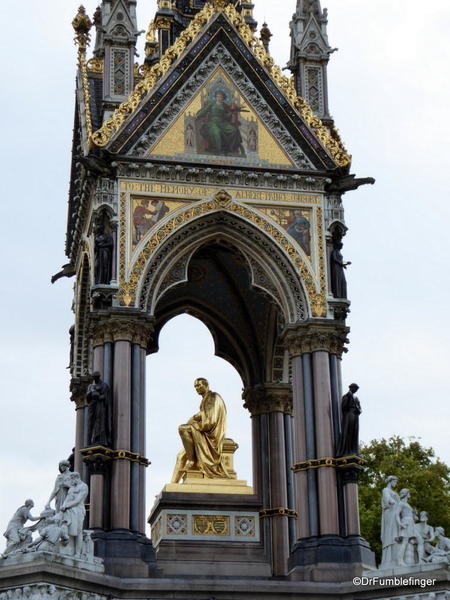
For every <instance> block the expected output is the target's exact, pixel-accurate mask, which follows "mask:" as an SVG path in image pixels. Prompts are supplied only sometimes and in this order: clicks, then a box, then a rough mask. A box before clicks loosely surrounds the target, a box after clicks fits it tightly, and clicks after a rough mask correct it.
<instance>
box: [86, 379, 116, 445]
mask: <svg viewBox="0 0 450 600" xmlns="http://www.w3.org/2000/svg"><path fill="white" fill-rule="evenodd" d="M86 400H87V404H88V417H89V427H88V443H89V445H90V446H110V445H111V432H112V417H111V393H110V389H109V385H108V384H107V383H105V382H104V381H102V380H101V377H100V373H99V372H98V371H95V372H94V373H92V383H91V384H90V385H89V386H88V389H87V393H86Z"/></svg>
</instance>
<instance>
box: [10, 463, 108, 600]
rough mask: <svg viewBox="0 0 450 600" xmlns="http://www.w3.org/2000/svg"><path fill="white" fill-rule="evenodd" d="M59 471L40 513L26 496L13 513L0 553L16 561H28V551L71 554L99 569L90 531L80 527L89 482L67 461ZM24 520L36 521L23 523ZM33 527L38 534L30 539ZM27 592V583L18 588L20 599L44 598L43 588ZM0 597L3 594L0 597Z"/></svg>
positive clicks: (88, 567) (63, 556)
mask: <svg viewBox="0 0 450 600" xmlns="http://www.w3.org/2000/svg"><path fill="white" fill-rule="evenodd" d="M59 471H60V474H59V475H58V476H57V478H56V482H55V485H54V488H53V491H52V493H51V495H50V498H49V500H48V502H47V504H46V505H45V509H44V510H43V511H42V512H41V514H40V516H39V517H33V516H32V514H31V509H32V508H33V506H34V502H33V501H32V500H26V501H25V504H24V505H23V506H20V507H19V508H18V509H17V510H16V512H15V513H14V515H13V517H12V519H11V520H10V522H9V523H8V527H7V529H6V531H5V533H4V536H5V537H6V539H7V545H6V549H5V551H4V553H3V555H2V557H3V558H4V559H8V558H10V559H11V560H14V561H16V562H17V561H19V562H24V561H25V562H29V561H30V559H31V557H30V556H29V555H30V554H33V553H38V552H45V553H48V554H53V555H57V556H59V557H61V559H63V560H64V559H70V558H72V559H76V560H78V561H81V563H89V565H85V566H81V565H80V567H81V568H86V569H89V570H94V571H99V572H102V569H103V563H102V560H101V559H98V558H96V557H95V556H94V541H93V539H92V531H88V530H83V523H84V518H85V516H86V509H85V506H84V503H85V501H86V498H87V495H88V491H89V489H88V486H87V485H86V484H85V483H84V482H83V481H81V478H80V475H79V473H73V472H71V471H69V463H68V462H67V461H61V462H60V463H59ZM52 500H55V508H51V507H50V503H51V502H52ZM27 521H35V523H34V524H33V525H31V526H27V527H26V526H25V524H26V522H27ZM35 531H37V533H38V536H37V537H36V538H35V539H33V532H35ZM52 560H53V559H52ZM8 562H9V561H8ZM4 564H5V563H4ZM18 589H19V588H17V590H18ZM40 591H41V592H42V590H40ZM17 593H19V592H17ZM30 593H31V592H30ZM30 593H29V590H28V589H27V588H26V587H24V588H23V589H22V588H20V596H21V598H20V600H43V596H44V597H45V598H47V594H46V593H44V592H42V593H40V594H38V591H37V588H36V589H35V588H33V597H31V596H30ZM50 597H51V595H50ZM0 600H3V598H1V597H0ZM8 600H16V599H13V598H11V599H8ZM17 600H19V599H17Z"/></svg>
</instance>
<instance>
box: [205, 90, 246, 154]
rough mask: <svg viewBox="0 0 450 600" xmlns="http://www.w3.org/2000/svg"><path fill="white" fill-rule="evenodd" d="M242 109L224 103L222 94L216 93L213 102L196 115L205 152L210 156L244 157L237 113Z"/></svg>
mask: <svg viewBox="0 0 450 600" xmlns="http://www.w3.org/2000/svg"><path fill="white" fill-rule="evenodd" d="M240 112H244V110H243V109H242V108H240V107H239V106H237V105H235V104H229V103H227V102H226V101H225V94H224V92H221V91H217V92H216V94H215V96H214V100H212V101H211V102H209V103H208V104H206V106H204V107H203V108H201V109H200V110H199V111H198V113H197V119H200V120H201V121H200V122H201V125H200V134H201V136H202V137H203V139H204V140H205V142H206V151H207V152H208V153H211V154H225V155H227V154H239V155H241V156H245V151H244V148H243V145H242V136H241V132H240V131H239V125H240V121H239V113H240Z"/></svg>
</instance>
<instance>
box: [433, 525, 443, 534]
mask: <svg viewBox="0 0 450 600" xmlns="http://www.w3.org/2000/svg"><path fill="white" fill-rule="evenodd" d="M434 533H435V534H436V535H444V533H445V530H444V528H443V527H436V529H435V530H434Z"/></svg>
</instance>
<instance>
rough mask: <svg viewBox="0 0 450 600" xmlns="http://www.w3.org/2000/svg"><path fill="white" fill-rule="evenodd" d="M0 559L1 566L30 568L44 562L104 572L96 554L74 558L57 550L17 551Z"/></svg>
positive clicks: (101, 561)
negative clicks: (0, 561) (85, 557)
mask: <svg viewBox="0 0 450 600" xmlns="http://www.w3.org/2000/svg"><path fill="white" fill-rule="evenodd" d="M1 560H2V563H1V564H2V566H5V567H13V566H14V567H24V569H27V568H31V567H32V566H33V565H35V564H46V565H62V566H65V567H72V568H74V569H77V570H78V569H80V570H83V571H91V572H92V573H104V572H105V567H104V565H103V560H102V559H101V558H98V557H96V556H93V557H90V558H87V559H84V558H76V557H75V556H70V555H68V554H61V553H57V552H45V551H44V552H39V551H37V552H25V553H22V552H18V553H16V554H12V555H11V556H7V557H5V558H3V559H1Z"/></svg>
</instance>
